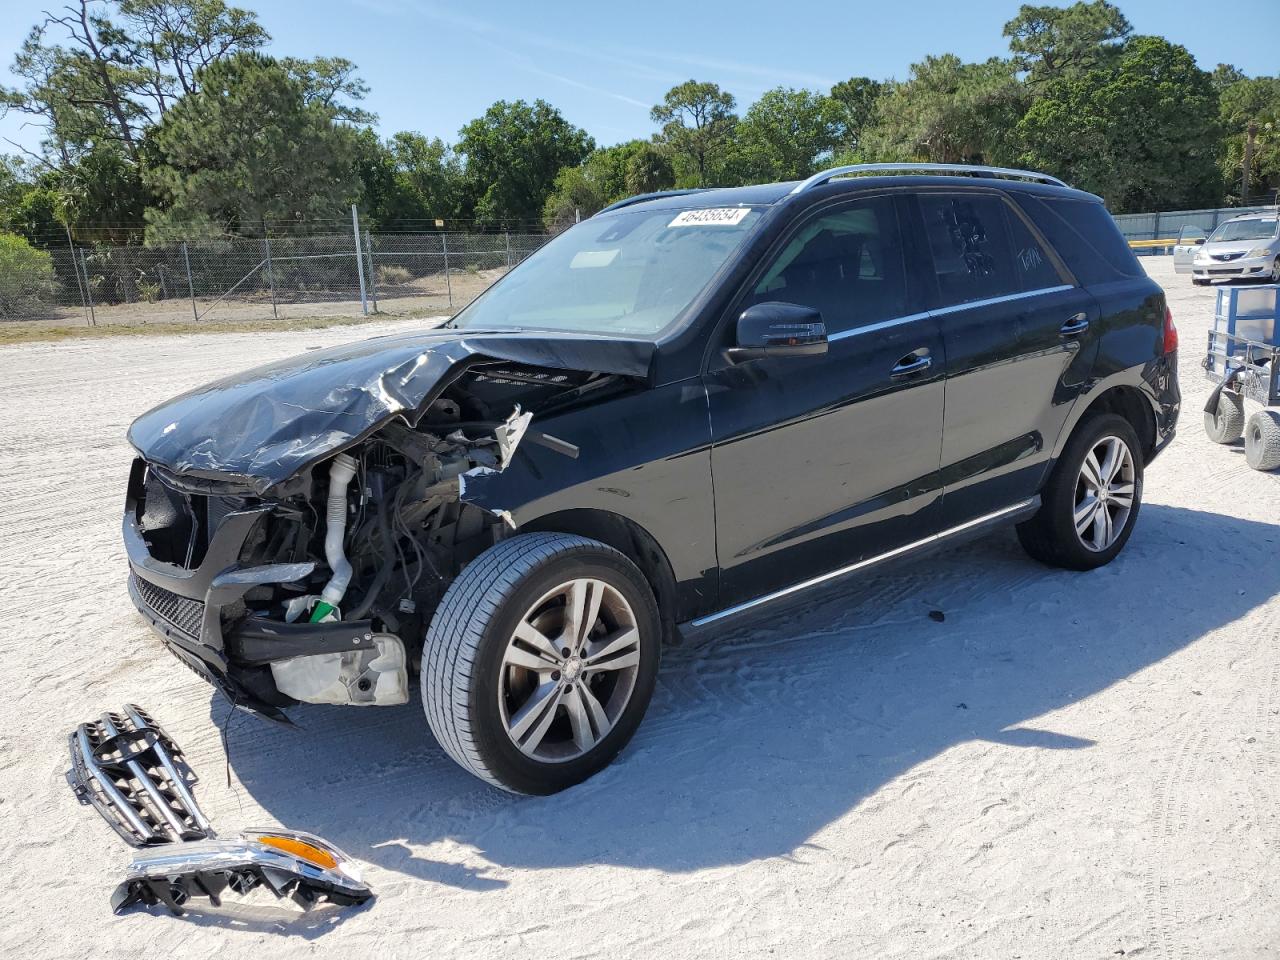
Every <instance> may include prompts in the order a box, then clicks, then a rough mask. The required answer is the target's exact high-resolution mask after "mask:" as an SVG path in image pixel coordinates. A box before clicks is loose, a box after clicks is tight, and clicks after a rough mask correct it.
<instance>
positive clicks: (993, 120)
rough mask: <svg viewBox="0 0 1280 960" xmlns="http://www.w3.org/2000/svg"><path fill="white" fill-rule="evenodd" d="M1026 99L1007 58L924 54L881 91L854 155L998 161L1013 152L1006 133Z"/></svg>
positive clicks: (1014, 147) (1010, 134) (885, 158)
mask: <svg viewBox="0 0 1280 960" xmlns="http://www.w3.org/2000/svg"><path fill="white" fill-rule="evenodd" d="M1026 99H1027V94H1026V90H1025V88H1024V87H1023V85H1022V84H1021V83H1019V82H1018V79H1017V77H1016V76H1015V73H1014V66H1013V64H1012V63H1011V62H1010V61H1008V60H1001V59H999V58H992V59H990V60H987V61H986V62H985V63H964V62H963V61H961V59H960V58H959V57H957V56H955V55H954V54H950V53H948V54H943V55H942V56H940V57H925V59H924V60H923V61H922V62H920V63H916V64H912V66H911V73H910V76H909V77H908V79H907V80H906V81H905V82H903V83H899V84H895V85H894V86H893V87H892V88H891V89H889V90H888V91H887V92H886V93H885V94H884V96H883V98H882V99H881V100H880V106H879V110H878V114H879V120H878V121H877V123H876V124H875V125H874V126H873V127H871V128H869V129H867V130H866V131H864V133H863V136H862V140H861V144H860V150H859V153H860V154H861V155H862V157H863V158H864V159H866V160H879V161H911V160H924V161H931V162H934V163H1006V162H1009V161H1010V160H1011V159H1012V158H1013V157H1014V156H1016V155H1017V144H1016V142H1015V140H1014V138H1013V130H1014V128H1015V126H1016V125H1017V123H1018V120H1019V119H1020V118H1021V117H1022V115H1023V112H1024V111H1025V109H1026Z"/></svg>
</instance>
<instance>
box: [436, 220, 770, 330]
mask: <svg viewBox="0 0 1280 960" xmlns="http://www.w3.org/2000/svg"><path fill="white" fill-rule="evenodd" d="M762 215H763V214H762V213H761V211H760V210H757V209H753V208H750V207H724V208H712V209H706V208H698V209H688V210H672V209H665V210H650V211H645V210H644V209H643V208H641V209H637V210H635V211H634V212H624V213H619V214H614V215H611V216H608V217H603V218H601V219H599V220H595V219H591V220H584V221H583V222H582V223H580V224H578V225H576V226H574V227H571V228H570V229H569V230H566V231H565V232H564V233H562V234H561V235H560V236H558V237H556V238H555V239H554V240H552V241H551V242H550V243H548V244H547V245H546V246H544V247H543V248H542V249H540V250H538V252H537V253H535V254H533V256H531V257H530V258H529V259H528V260H526V261H525V262H524V263H522V264H520V265H519V266H518V267H516V268H515V269H514V270H513V271H512V272H511V273H510V274H509V275H508V276H507V277H506V278H504V279H503V280H502V282H501V283H499V284H497V285H496V286H493V287H491V288H490V289H489V290H487V291H486V292H485V293H483V294H481V295H480V297H479V298H478V299H477V300H476V301H475V302H474V303H472V304H471V305H470V306H469V307H467V308H466V309H465V310H463V311H462V313H460V314H458V316H457V318H456V319H455V321H454V326H457V327H462V328H469V329H473V330H494V329H498V330H507V329H513V328H525V329H537V330H564V331H573V332H590V333H604V334H619V335H623V336H626V335H640V336H652V335H654V334H657V333H658V332H659V331H661V330H662V329H664V328H665V327H667V326H669V325H670V324H671V323H672V322H673V321H675V320H676V318H677V317H679V315H680V314H681V313H682V312H683V311H684V309H685V308H686V307H687V306H689V304H690V303H692V302H693V300H694V298H695V297H697V295H698V294H699V293H701V292H702V290H703V289H704V288H705V287H706V286H707V284H708V283H710V282H711V278H712V277H714V276H715V274H716V272H717V271H718V270H719V269H720V268H721V267H722V266H723V265H724V264H725V262H726V261H727V260H728V259H729V257H730V256H731V255H732V254H733V252H734V251H735V250H737V249H738V248H739V247H740V246H741V245H742V243H743V241H744V240H745V239H746V238H747V237H748V236H749V235H750V234H751V232H752V231H753V230H754V229H755V226H756V224H757V223H759V221H760V218H761V217H762Z"/></svg>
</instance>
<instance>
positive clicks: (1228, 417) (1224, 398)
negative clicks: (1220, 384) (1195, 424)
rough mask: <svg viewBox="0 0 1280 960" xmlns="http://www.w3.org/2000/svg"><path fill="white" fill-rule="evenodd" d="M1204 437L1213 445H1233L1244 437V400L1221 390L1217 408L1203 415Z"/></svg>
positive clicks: (1238, 395) (1237, 395) (1236, 394)
mask: <svg viewBox="0 0 1280 960" xmlns="http://www.w3.org/2000/svg"><path fill="white" fill-rule="evenodd" d="M1204 435H1205V436H1206V437H1208V438H1209V439H1210V440H1212V441H1213V442H1214V443H1235V442H1236V441H1237V440H1239V439H1240V438H1241V437H1242V436H1243V435H1244V398H1243V397H1241V396H1240V394H1238V393H1232V392H1230V391H1229V390H1223V391H1222V392H1221V393H1220V394H1218V408H1217V410H1216V411H1215V412H1213V413H1209V412H1208V411H1205V414H1204Z"/></svg>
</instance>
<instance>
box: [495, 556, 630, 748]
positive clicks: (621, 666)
mask: <svg viewBox="0 0 1280 960" xmlns="http://www.w3.org/2000/svg"><path fill="white" fill-rule="evenodd" d="M640 643H641V637H640V630H639V628H638V626H637V623H636V616H635V613H634V611H632V609H631V605H630V604H629V603H628V602H627V600H626V598H625V597H623V595H622V594H621V593H620V592H619V591H618V590H616V589H614V587H612V586H610V585H609V584H608V583H606V582H604V581H603V580H596V579H575V580H570V581H568V582H566V583H562V584H560V585H559V586H557V587H555V588H553V589H551V590H549V591H547V592H546V593H545V594H543V596H542V597H541V598H539V599H538V601H537V602H536V603H534V604H533V605H532V606H531V607H530V608H529V609H528V610H527V611H526V612H525V614H524V615H523V616H522V617H521V618H520V620H519V622H518V623H517V624H516V628H515V631H514V632H513V633H512V635H511V638H510V639H509V640H508V641H507V647H506V650H505V651H504V653H503V658H502V676H501V677H500V679H499V683H498V709H499V711H500V712H501V716H502V723H503V726H504V727H505V728H506V731H507V736H508V737H510V738H511V742H512V743H514V744H515V745H516V746H517V747H518V748H519V749H520V750H521V751H522V752H523V753H525V754H526V755H527V756H530V757H533V758H534V759H536V760H540V761H543V762H550V763H559V762H564V761H568V760H575V759H577V758H578V757H580V756H582V755H583V754H585V753H587V752H588V751H589V750H591V749H592V748H593V747H594V746H596V744H598V743H599V742H600V741H601V740H603V739H604V738H605V736H607V735H608V733H609V731H610V730H612V729H613V726H614V724H616V723H617V722H618V718H619V717H621V715H622V713H623V711H624V710H626V708H627V704H628V703H629V702H630V700H631V695H632V693H633V692H634V690H635V686H636V676H637V673H638V671H639V666H640Z"/></svg>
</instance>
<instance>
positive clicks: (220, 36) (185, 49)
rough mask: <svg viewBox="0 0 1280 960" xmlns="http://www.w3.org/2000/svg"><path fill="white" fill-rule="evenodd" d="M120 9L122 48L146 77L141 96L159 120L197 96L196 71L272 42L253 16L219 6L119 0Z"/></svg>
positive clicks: (210, 1)
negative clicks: (185, 97)
mask: <svg viewBox="0 0 1280 960" xmlns="http://www.w3.org/2000/svg"><path fill="white" fill-rule="evenodd" d="M119 8H120V15H121V17H122V21H123V25H122V27H121V30H120V32H121V35H122V36H123V37H125V38H127V41H126V43H125V46H126V47H127V48H128V50H129V52H130V54H131V60H132V62H133V64H134V66H135V67H138V68H140V69H141V70H143V71H144V73H145V74H146V76H147V79H146V82H145V83H144V85H143V87H142V90H141V92H142V93H143V94H144V95H145V96H147V97H149V98H150V99H151V100H152V101H153V103H154V105H155V109H156V112H157V113H158V114H159V115H163V114H164V112H165V111H166V110H167V109H168V108H169V106H170V104H171V103H172V102H173V101H174V100H175V99H177V98H178V97H180V96H183V95H185V94H189V93H195V92H196V74H197V73H198V72H199V71H200V70H201V69H203V68H204V67H207V66H209V64H211V63H213V62H214V61H215V60H220V59H222V58H223V57H228V56H231V55H232V54H233V53H238V52H241V51H247V50H257V49H260V48H261V47H264V46H266V44H267V43H268V42H270V40H271V37H270V36H269V35H268V34H267V31H266V30H264V29H263V28H262V25H261V24H259V23H258V18H257V16H256V15H255V14H253V13H251V12H250V11H248V10H242V9H240V8H239V7H228V6H227V5H226V4H225V3H223V0H119Z"/></svg>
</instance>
